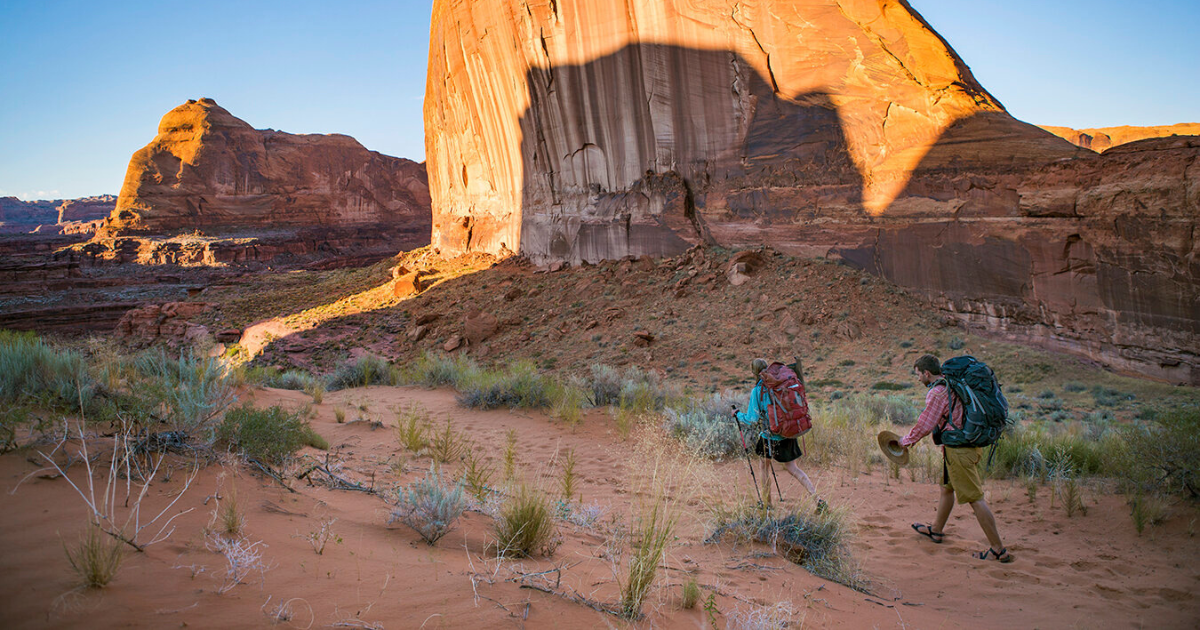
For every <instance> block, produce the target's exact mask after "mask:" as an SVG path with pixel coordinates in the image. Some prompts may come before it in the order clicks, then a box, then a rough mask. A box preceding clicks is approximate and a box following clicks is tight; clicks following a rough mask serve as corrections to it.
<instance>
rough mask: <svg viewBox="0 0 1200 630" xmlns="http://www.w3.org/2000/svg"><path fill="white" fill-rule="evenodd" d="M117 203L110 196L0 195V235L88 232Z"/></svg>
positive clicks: (94, 227) (114, 198) (92, 229)
mask: <svg viewBox="0 0 1200 630" xmlns="http://www.w3.org/2000/svg"><path fill="white" fill-rule="evenodd" d="M116 204H117V198H116V197H115V196H113V195H97V196H94V197H81V198H79V199H54V200H40V201H21V200H20V199H17V198H16V197H0V234H26V233H37V234H62V233H67V234H83V233H90V232H92V231H95V229H96V227H97V225H98V224H97V223H96V222H97V221H100V220H101V219H103V218H105V217H107V216H108V215H109V213H111V212H112V211H113V208H114V207H116Z"/></svg>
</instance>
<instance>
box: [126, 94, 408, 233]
mask: <svg viewBox="0 0 1200 630" xmlns="http://www.w3.org/2000/svg"><path fill="white" fill-rule="evenodd" d="M429 222H430V219H429V192H428V183H427V180H426V177H425V168H424V166H423V165H421V164H418V163H415V162H412V161H411V160H405V159H402V158H394V157H389V156H386V155H381V154H379V153H375V152H373V151H368V150H367V149H365V148H363V146H362V145H361V144H359V143H358V142H357V141H355V140H354V139H353V138H350V137H348V136H341V135H293V134H289V133H284V132H281V131H274V130H270V129H268V130H256V129H254V128H253V127H251V126H250V125H248V124H247V123H245V122H244V121H242V120H239V119H238V118H235V117H234V116H233V115H232V114H230V113H229V112H228V111H226V110H225V109H224V108H222V107H220V106H219V105H217V104H216V102H214V101H213V100H212V99H207V98H203V99H200V100H199V101H188V102H187V103H185V104H183V105H180V106H179V107H176V108H175V109H173V110H171V111H170V112H168V113H167V114H166V115H165V116H163V118H162V121H161V122H160V123H159V127H158V135H157V136H156V137H155V138H154V140H153V141H151V142H150V144H148V145H146V146H145V147H143V148H142V149H141V150H139V151H138V152H137V153H135V154H134V155H133V158H132V159H131V160H130V162H129V169H128V170H127V171H126V174H125V183H124V185H123V186H122V187H121V194H120V196H119V199H118V200H117V206H116V208H115V209H114V210H113V213H112V215H111V216H110V217H109V218H108V219H107V221H106V222H105V226H104V230H103V232H104V233H105V234H107V235H112V234H119V233H128V232H131V231H149V232H165V231H175V230H186V229H236V228H280V227H283V228H287V227H305V226H318V225H327V226H337V227H353V226H361V225H371V224H387V225H393V226H405V227H407V228H411V229H413V230H414V231H425V232H427V231H428V226H429Z"/></svg>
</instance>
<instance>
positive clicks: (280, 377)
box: [262, 370, 318, 392]
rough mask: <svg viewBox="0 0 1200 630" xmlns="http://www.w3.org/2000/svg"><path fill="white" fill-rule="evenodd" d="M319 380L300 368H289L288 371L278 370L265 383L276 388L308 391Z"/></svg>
mask: <svg viewBox="0 0 1200 630" xmlns="http://www.w3.org/2000/svg"><path fill="white" fill-rule="evenodd" d="M317 382H318V380H317V379H316V378H315V377H314V376H313V375H312V374H309V373H308V372H303V371H300V370H287V371H286V372H276V373H274V374H272V375H270V376H268V377H267V378H266V379H264V380H263V383H262V384H263V385H265V386H267V387H274V388H276V389H290V390H293V391H298V392H300V391H306V390H308V389H311V388H312V387H313V386H314V385H315V384H316V383H317Z"/></svg>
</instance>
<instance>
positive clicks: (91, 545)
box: [63, 522, 123, 588]
mask: <svg viewBox="0 0 1200 630" xmlns="http://www.w3.org/2000/svg"><path fill="white" fill-rule="evenodd" d="M63 550H64V551H65V552H66V554H67V562H68V563H70V565H71V570H73V571H74V572H75V575H77V576H79V579H80V580H81V581H82V582H83V585H84V586H86V587H88V588H104V587H105V586H108V583H109V582H111V581H112V579H113V578H114V577H116V575H117V570H118V569H120V568H121V559H122V558H123V556H122V551H123V550H122V549H121V542H120V541H118V540H116V539H115V538H112V537H111V536H108V535H106V534H105V533H104V532H102V531H100V528H99V527H97V526H96V525H94V524H93V523H91V522H88V524H87V529H85V530H84V533H83V535H82V536H80V537H79V542H78V543H76V544H74V545H71V546H67V545H64V546H63Z"/></svg>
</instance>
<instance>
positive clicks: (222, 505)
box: [213, 486, 246, 536]
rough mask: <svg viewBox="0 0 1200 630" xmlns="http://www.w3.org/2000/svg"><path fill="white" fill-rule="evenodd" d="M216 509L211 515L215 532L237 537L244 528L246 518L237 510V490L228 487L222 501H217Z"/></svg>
mask: <svg viewBox="0 0 1200 630" xmlns="http://www.w3.org/2000/svg"><path fill="white" fill-rule="evenodd" d="M218 501H219V502H218V503H217V509H216V511H215V512H214V513H213V520H214V521H215V523H216V525H217V527H216V529H217V531H219V532H221V533H222V534H225V535H227V536H237V535H239V534H241V533H242V530H243V529H244V528H245V526H246V517H245V516H244V515H243V514H242V512H241V510H239V509H238V501H237V488H236V487H233V486H230V489H229V492H227V493H226V494H225V498H224V499H218Z"/></svg>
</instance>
